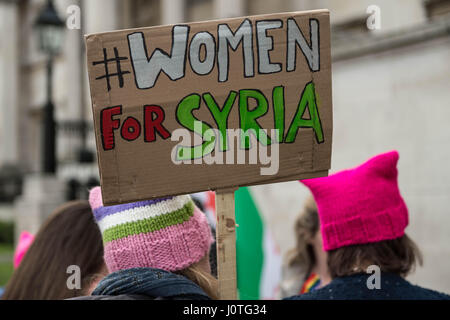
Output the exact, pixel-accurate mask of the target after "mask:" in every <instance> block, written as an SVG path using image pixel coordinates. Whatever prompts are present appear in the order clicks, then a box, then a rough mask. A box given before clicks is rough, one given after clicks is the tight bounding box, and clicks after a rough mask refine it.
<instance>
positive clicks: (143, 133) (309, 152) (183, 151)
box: [86, 10, 332, 205]
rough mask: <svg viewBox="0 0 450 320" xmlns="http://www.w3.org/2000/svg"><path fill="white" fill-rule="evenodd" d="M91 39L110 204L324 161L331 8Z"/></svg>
mask: <svg viewBox="0 0 450 320" xmlns="http://www.w3.org/2000/svg"><path fill="white" fill-rule="evenodd" d="M86 46H87V63H88V72H89V83H90V90H91V99H92V108H93V116H94V124H95V134H96V143H97V152H98V163H99V168H100V177H101V184H102V191H103V201H104V203H105V204H106V205H111V204H116V203H123V202H131V201H137V200H143V199H151V198H156V197H162V196H168V195H177V194H185V193H192V192H198V191H203V190H208V189H213V190H217V189H227V188H235V187H239V186H247V185H254V184H262V183H273V182H280V181H288V180H295V179H301V178H312V177H317V176H324V175H326V174H327V173H328V170H329V168H330V158H331V143H332V103H331V57H330V21H329V12H328V11H327V10H314V11H305V12H292V13H280V14H270V15H260V16H251V17H243V18H233V19H225V20H215V21H206V22H196V23H188V24H179V25H170V26H158V27H150V28H140V29H130V30H121V31H114V32H106V33H98V34H92V35H88V36H87V37H86Z"/></svg>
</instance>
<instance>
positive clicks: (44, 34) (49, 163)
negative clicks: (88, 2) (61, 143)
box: [35, 0, 65, 174]
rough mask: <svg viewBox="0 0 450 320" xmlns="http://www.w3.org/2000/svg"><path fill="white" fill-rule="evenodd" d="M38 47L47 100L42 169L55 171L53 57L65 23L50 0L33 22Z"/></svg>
mask: <svg viewBox="0 0 450 320" xmlns="http://www.w3.org/2000/svg"><path fill="white" fill-rule="evenodd" d="M35 27H36V31H37V35H38V41H39V48H40V50H41V51H42V52H43V53H45V54H46V55H47V58H48V60H47V102H46V104H45V107H44V112H43V123H42V126H43V129H42V130H43V132H42V171H43V172H44V173H49V174H54V173H56V166H57V163H56V123H55V118H54V106H53V102H52V74H53V58H54V57H55V56H56V55H57V54H58V53H59V52H60V51H61V48H62V45H63V36H64V28H65V24H64V21H62V20H61V19H60V18H59V17H58V14H57V12H56V10H55V7H54V5H53V1H52V0H48V1H47V4H46V5H45V6H44V8H43V9H42V10H41V12H40V13H39V16H38V18H37V20H36V23H35Z"/></svg>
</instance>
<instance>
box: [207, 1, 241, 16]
mask: <svg viewBox="0 0 450 320" xmlns="http://www.w3.org/2000/svg"><path fill="white" fill-rule="evenodd" d="M244 9H245V8H244V3H243V1H242V0H214V15H215V18H217V19H219V18H233V17H240V16H244V15H245V12H244Z"/></svg>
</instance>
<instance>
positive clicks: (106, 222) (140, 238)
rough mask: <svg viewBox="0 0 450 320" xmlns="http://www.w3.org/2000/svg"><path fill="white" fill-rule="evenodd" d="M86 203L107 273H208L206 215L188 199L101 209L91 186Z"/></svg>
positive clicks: (98, 195) (96, 191) (97, 189)
mask: <svg viewBox="0 0 450 320" xmlns="http://www.w3.org/2000/svg"><path fill="white" fill-rule="evenodd" d="M89 202H90V204H91V208H92V211H93V213H94V216H95V219H96V220H97V223H98V225H99V227H100V230H101V232H102V238H103V243H104V250H105V262H106V265H107V267H108V269H109V271H110V272H114V271H118V270H124V269H131V268H139V267H149V268H157V269H162V270H166V271H171V272H179V273H183V271H186V275H187V274H189V275H192V274H194V273H195V272H188V271H187V270H191V271H192V270H194V271H198V272H202V273H204V274H208V271H209V270H210V266H209V260H208V252H209V248H210V245H211V243H212V241H214V239H213V238H212V235H211V229H210V227H209V224H208V221H207V219H206V216H205V215H204V213H202V212H201V211H200V209H198V208H197V207H196V206H195V204H194V202H193V201H192V199H191V197H190V196H189V195H183V196H174V197H166V198H160V199H155V200H146V201H139V202H133V203H127V204H120V205H113V206H104V205H103V201H102V195H101V189H100V187H95V188H94V189H92V190H91V192H90V195H89ZM198 272H197V273H198ZM197 273H195V274H197ZM191 280H193V279H191ZM198 284H199V283H198ZM205 291H206V290H205Z"/></svg>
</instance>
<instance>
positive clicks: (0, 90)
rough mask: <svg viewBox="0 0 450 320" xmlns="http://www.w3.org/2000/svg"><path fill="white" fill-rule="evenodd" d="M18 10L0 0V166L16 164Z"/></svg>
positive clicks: (12, 3)
mask: <svg viewBox="0 0 450 320" xmlns="http://www.w3.org/2000/svg"><path fill="white" fill-rule="evenodd" d="M17 20H18V12H17V5H16V4H15V2H13V1H11V2H0V36H1V39H2V41H1V44H0V167H1V166H2V165H4V164H18V161H19V155H18V140H19V138H18V125H19V123H18V121H19V113H18V110H19V107H18V95H19V87H18V76H19V74H18V72H19V56H20V55H19V50H18V38H19V33H18V25H19V24H18V21H17Z"/></svg>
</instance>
